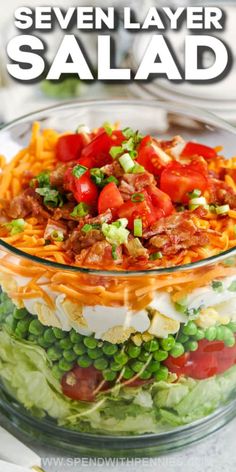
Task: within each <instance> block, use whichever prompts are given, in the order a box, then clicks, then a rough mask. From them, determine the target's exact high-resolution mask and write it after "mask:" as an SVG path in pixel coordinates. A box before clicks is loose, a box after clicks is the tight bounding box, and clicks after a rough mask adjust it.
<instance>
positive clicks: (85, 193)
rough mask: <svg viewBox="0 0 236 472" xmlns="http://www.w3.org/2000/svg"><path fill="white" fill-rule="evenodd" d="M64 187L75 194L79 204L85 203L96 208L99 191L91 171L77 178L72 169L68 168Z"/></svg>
mask: <svg viewBox="0 0 236 472" xmlns="http://www.w3.org/2000/svg"><path fill="white" fill-rule="evenodd" d="M64 186H65V188H66V189H67V190H70V192H72V193H73V195H74V197H75V199H76V200H77V202H78V203H80V202H84V203H87V204H88V205H91V206H95V205H96V202H97V199H98V189H97V186H96V185H95V183H94V182H93V181H92V180H91V178H90V175H89V171H86V172H85V173H84V174H83V175H81V177H79V178H77V177H75V176H74V175H73V173H72V168H71V167H70V168H68V169H67V170H66V172H65V175H64Z"/></svg>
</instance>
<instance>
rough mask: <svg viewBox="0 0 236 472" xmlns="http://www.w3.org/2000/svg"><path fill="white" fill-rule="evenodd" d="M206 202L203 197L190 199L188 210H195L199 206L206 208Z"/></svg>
mask: <svg viewBox="0 0 236 472" xmlns="http://www.w3.org/2000/svg"><path fill="white" fill-rule="evenodd" d="M206 204H207V202H206V199H205V197H198V198H192V199H191V200H189V210H196V208H198V207H199V206H204V207H205V206H206Z"/></svg>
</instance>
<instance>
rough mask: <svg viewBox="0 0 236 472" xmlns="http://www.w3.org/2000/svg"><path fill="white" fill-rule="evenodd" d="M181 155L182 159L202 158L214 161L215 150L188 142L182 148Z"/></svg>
mask: <svg viewBox="0 0 236 472" xmlns="http://www.w3.org/2000/svg"><path fill="white" fill-rule="evenodd" d="M181 155H182V156H183V157H192V156H202V157H204V158H205V159H214V158H215V157H216V156H217V153H216V151H215V149H213V148H211V147H209V146H205V145H204V144H198V143H194V142H192V141H189V142H188V143H187V144H186V146H185V147H184V149H183V151H182V154H181Z"/></svg>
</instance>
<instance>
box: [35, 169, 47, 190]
mask: <svg viewBox="0 0 236 472" xmlns="http://www.w3.org/2000/svg"><path fill="white" fill-rule="evenodd" d="M36 180H37V182H38V186H39V187H50V174H49V171H48V170H45V171H43V172H40V174H39V175H37V177H36Z"/></svg>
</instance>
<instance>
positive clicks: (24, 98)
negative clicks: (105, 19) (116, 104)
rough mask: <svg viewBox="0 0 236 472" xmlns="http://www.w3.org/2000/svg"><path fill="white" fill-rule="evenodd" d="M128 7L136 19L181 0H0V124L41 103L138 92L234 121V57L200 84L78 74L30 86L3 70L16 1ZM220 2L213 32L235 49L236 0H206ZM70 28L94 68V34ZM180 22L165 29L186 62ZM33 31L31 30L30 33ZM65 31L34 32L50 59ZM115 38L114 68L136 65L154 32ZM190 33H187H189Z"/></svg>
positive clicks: (187, 1)
mask: <svg viewBox="0 0 236 472" xmlns="http://www.w3.org/2000/svg"><path fill="white" fill-rule="evenodd" d="M127 4H129V6H130V7H131V8H133V9H134V10H135V11H136V15H137V17H138V19H139V20H142V18H144V17H145V13H146V12H147V10H148V8H149V7H150V6H156V7H158V8H160V7H161V6H169V7H173V8H174V7H177V6H179V1H177V0H169V1H168V0H163V1H162V0H159V1H158V2H154V1H151V0H129V2H128V3H127V1H124V0H103V1H102V0H101V2H98V1H96V0H89V1H87V2H86V1H85V0H84V1H80V0H77V2H76V0H74V1H73V0H63V1H62V0H47V1H46V2H42V1H41V0H28V1H23V0H7V1H6V2H5V1H4V2H3V0H2V1H1V4H0V103H1V106H0V123H3V122H4V123H5V122H7V121H9V120H12V119H14V118H17V117H18V116H20V115H22V114H25V113H29V112H31V111H34V110H36V109H39V108H44V107H47V106H51V105H54V104H55V103H58V102H60V101H63V100H66V101H68V100H74V99H75V98H76V99H78V98H79V99H92V98H104V97H108V98H109V97H110V98H111V97H112V98H119V97H140V98H146V99H155V98H158V99H161V100H174V101H175V102H181V103H184V104H186V106H188V107H190V106H200V107H202V108H204V109H206V110H208V111H211V112H213V113H215V114H217V115H218V116H220V117H222V118H224V119H226V120H228V121H229V122H231V123H233V124H235V123H236V66H235V61H233V67H232V69H231V71H230V73H229V74H228V75H227V76H226V77H225V78H224V79H223V80H221V81H219V82H217V83H215V84H208V85H203V84H201V85H199V84H190V83H187V82H183V83H180V84H174V83H173V82H170V81H168V80H166V79H155V80H153V81H152V82H147V83H137V82H133V83H130V84H112V85H111V84H104V83H101V82H96V81H93V82H91V83H84V82H81V81H80V80H79V79H78V78H77V77H72V76H70V77H63V80H60V81H58V82H55V81H54V82H50V81H42V82H40V83H37V84H34V85H31V84H23V83H19V82H16V81H14V80H13V79H12V78H11V77H10V76H9V75H8V74H7V71H6V63H7V60H8V59H7V57H6V44H7V42H8V41H9V40H10V39H11V38H12V37H13V36H15V35H16V34H19V32H18V31H17V30H16V29H15V27H14V10H15V9H16V8H17V7H19V6H20V5H24V6H26V5H27V6H29V7H32V8H33V7H35V6H37V5H40V6H41V5H50V6H59V7H63V8H64V9H65V8H66V7H69V6H80V5H81V6H82V5H87V6H103V7H106V6H115V7H116V8H118V9H119V8H122V7H124V6H127ZM208 4H209V5H210V4H212V5H214V6H216V5H218V6H220V7H221V8H223V9H224V10H225V12H226V15H227V20H226V27H225V29H224V31H217V32H215V33H214V35H218V36H219V37H220V38H221V39H223V40H224V41H225V42H226V43H227V44H228V45H229V46H230V48H231V50H232V53H233V59H234V54H235V52H236V29H235V24H236V0H234V1H233V0H232V1H231V2H230V1H222V0H221V1H217V0H215V1H207V2H204V6H206V5H208ZM191 5H201V6H203V3H202V2H197V1H194V2H193V1H191V0H182V2H181V6H191ZM72 33H74V34H76V35H78V36H80V37H81V39H82V42H83V38H84V42H85V41H86V50H87V52H88V53H89V56H90V60H91V61H92V63H93V65H94V68H95V69H96V33H93V34H91V33H81V32H79V31H77V30H75V31H72ZM186 33H187V32H186V30H185V28H184V26H183V27H182V28H181V30H180V31H178V32H174V31H169V32H168V33H167V36H168V38H169V40H170V41H171V43H172V44H173V45H174V48H175V51H176V54H177V56H178V58H179V59H180V62H182V64H183V63H184V37H185V35H186ZM32 34H34V33H32ZM63 34H64V33H63V32H61V31H60V29H59V28H56V29H55V30H54V31H52V32H49V33H48V32H43V33H38V32H37V35H41V36H42V37H43V39H44V40H45V41H46V42H47V43H48V44H49V51H48V54H47V58H48V59H49V61H50V59H51V60H52V58H53V57H54V55H55V53H56V51H57V48H58V45H59V44H60V41H61V39H62V36H63ZM110 34H111V35H113V36H114V37H115V39H116V44H117V45H118V47H117V53H116V63H117V67H118V66H120V67H122V66H129V67H131V68H133V69H134V70H135V69H136V68H137V65H138V64H139V63H140V60H141V58H142V55H143V53H144V51H145V48H146V46H147V43H148V41H149V39H150V35H151V34H154V33H153V32H149V33H142V34H138V35H137V34H135V33H131V34H129V33H128V32H127V31H124V30H123V29H122V26H121V27H120V28H119V30H118V31H116V32H112V31H111V32H110ZM188 34H189V33H188ZM209 60H210V58H209V55H208V54H207V53H205V56H204V63H205V65H206V66H207V64H208V63H209Z"/></svg>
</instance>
